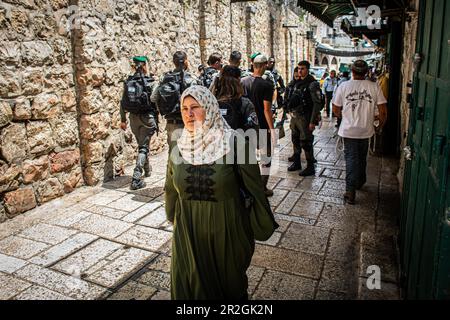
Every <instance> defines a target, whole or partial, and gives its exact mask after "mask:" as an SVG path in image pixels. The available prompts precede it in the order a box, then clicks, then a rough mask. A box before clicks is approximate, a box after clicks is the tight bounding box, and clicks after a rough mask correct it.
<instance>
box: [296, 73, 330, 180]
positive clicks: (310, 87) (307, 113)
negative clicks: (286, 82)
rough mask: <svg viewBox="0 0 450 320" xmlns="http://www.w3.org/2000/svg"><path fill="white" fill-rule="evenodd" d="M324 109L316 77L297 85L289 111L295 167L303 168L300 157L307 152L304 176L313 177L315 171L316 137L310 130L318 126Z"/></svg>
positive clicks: (299, 82)
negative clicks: (318, 119) (315, 125)
mask: <svg viewBox="0 0 450 320" xmlns="http://www.w3.org/2000/svg"><path fill="white" fill-rule="evenodd" d="M322 108H323V101H322V94H321V90H320V84H319V82H317V81H316V80H315V79H314V77H312V76H311V75H308V76H307V77H306V78H305V79H303V80H298V81H297V82H296V83H295V87H294V91H293V93H292V94H291V97H290V99H289V105H288V109H289V110H290V111H291V116H292V118H291V124H290V128H291V130H292V143H293V145H294V159H295V160H294V167H295V166H296V165H297V166H298V167H300V168H301V162H300V155H301V151H302V149H303V150H304V152H305V157H306V161H307V168H306V169H305V170H304V171H302V172H301V173H300V175H302V176H308V175H313V174H314V172H315V169H314V162H315V159H314V148H313V143H314V135H313V133H312V132H311V130H310V129H309V125H310V124H316V122H317V118H318V117H319V115H320V111H321V110H322Z"/></svg>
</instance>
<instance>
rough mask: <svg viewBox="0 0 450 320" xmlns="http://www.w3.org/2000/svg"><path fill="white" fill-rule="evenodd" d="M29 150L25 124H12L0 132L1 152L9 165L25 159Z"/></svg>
mask: <svg viewBox="0 0 450 320" xmlns="http://www.w3.org/2000/svg"><path fill="white" fill-rule="evenodd" d="M28 150H29V147H28V143H27V131H26V129H25V124H23V123H12V124H10V125H9V126H8V127H6V128H3V129H2V130H1V132H0V151H1V154H2V156H3V158H4V159H5V160H6V161H8V162H9V163H12V162H15V161H20V160H23V159H24V158H25V156H26V155H27V153H28Z"/></svg>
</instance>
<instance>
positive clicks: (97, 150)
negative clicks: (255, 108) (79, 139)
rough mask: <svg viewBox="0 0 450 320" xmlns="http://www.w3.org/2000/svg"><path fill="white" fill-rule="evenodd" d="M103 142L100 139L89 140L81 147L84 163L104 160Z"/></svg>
mask: <svg viewBox="0 0 450 320" xmlns="http://www.w3.org/2000/svg"><path fill="white" fill-rule="evenodd" d="M103 149H104V147H103V144H102V143H101V142H100V141H95V142H89V143H86V144H83V145H82V147H81V150H82V156H83V161H84V163H88V164H90V163H96V162H100V161H102V160H103Z"/></svg>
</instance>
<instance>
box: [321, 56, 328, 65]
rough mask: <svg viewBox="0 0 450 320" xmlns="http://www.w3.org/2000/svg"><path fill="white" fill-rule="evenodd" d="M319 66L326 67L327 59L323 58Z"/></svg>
mask: <svg viewBox="0 0 450 320" xmlns="http://www.w3.org/2000/svg"><path fill="white" fill-rule="evenodd" d="M321 65H323V66H328V58H327V57H323V58H322V63H321Z"/></svg>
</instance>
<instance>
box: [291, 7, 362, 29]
mask: <svg viewBox="0 0 450 320" xmlns="http://www.w3.org/2000/svg"><path fill="white" fill-rule="evenodd" d="M297 6H299V7H302V8H303V9H305V10H306V11H308V12H309V13H311V14H312V15H313V16H315V17H316V18H317V19H320V20H322V21H323V22H324V23H325V24H327V25H328V26H330V27H331V28H332V27H333V21H334V19H336V18H337V17H338V16H342V15H348V14H353V13H354V11H355V7H353V5H352V1H350V0H328V1H325V0H324V1H317V0H315V1H313V0H298V1H297Z"/></svg>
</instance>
